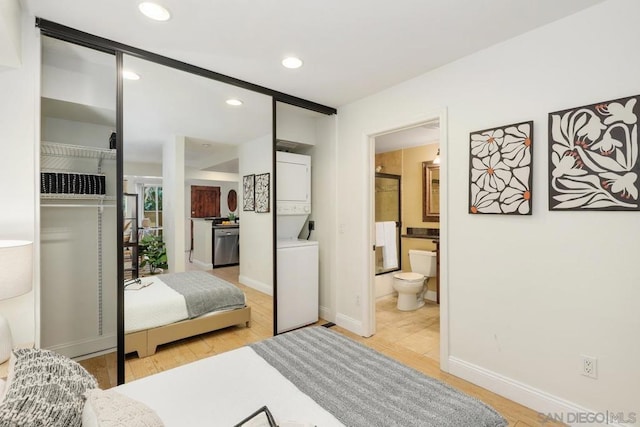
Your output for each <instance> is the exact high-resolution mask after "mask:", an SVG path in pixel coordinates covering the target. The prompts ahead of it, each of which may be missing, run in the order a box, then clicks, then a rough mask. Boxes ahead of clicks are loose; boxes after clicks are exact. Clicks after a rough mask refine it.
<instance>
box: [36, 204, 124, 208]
mask: <svg viewBox="0 0 640 427" xmlns="http://www.w3.org/2000/svg"><path fill="white" fill-rule="evenodd" d="M40 207H42V208H115V207H116V205H79V204H78V205H73V204H64V203H56V204H55V205H54V204H41V205H40Z"/></svg>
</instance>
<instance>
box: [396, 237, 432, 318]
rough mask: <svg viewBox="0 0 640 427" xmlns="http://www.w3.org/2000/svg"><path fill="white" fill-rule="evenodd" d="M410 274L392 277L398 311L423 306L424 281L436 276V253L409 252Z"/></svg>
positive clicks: (403, 273)
mask: <svg viewBox="0 0 640 427" xmlns="http://www.w3.org/2000/svg"><path fill="white" fill-rule="evenodd" d="M409 264H410V266H411V272H402V273H397V274H394V275H393V288H394V289H395V290H396V291H398V310H401V311H412V310H417V309H419V308H420V307H422V306H423V305H424V293H425V291H426V290H427V286H426V282H427V281H426V279H428V278H429V277H433V276H435V275H436V253H435V252H430V251H419V250H415V249H411V250H409Z"/></svg>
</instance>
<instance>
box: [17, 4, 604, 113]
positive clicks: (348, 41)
mask: <svg viewBox="0 0 640 427" xmlns="http://www.w3.org/2000/svg"><path fill="white" fill-rule="evenodd" d="M21 1H22V4H23V7H25V8H26V9H27V11H28V12H29V13H31V14H33V15H35V16H39V17H41V18H45V19H48V20H51V21H54V22H58V23H60V24H63V25H67V26H70V27H73V28H76V29H79V30H83V31H86V32H89V33H91V34H95V35H98V36H101V37H105V38H108V39H112V40H115V41H118V42H121V43H125V44H128V45H132V46H135V47H139V48H142V49H145V50H149V51H152V52H155V53H159V54H162V55H165V56H168V57H171V58H175V59H179V60H182V61H185V62H189V63H192V64H195V65H199V66H201V67H204V68H207V69H210V70H213V71H216V72H220V73H223V74H227V75H230V76H233V77H236V78H239V79H243V80H246V81H249V82H252V83H255V84H259V85H262V86H266V87H268V88H271V89H274V90H278V91H281V92H285V93H288V94H291V95H295V96H298V97H301V98H305V99H309V100H311V101H315V102H319V103H322V104H325V105H329V106H332V107H339V106H341V105H344V104H346V103H349V102H352V101H354V100H357V99H360V98H363V97H365V96H367V95H370V94H372V93H375V92H378V91H380V90H382V89H385V88H387V87H390V86H393V85H395V84H398V83H400V82H402V81H404V80H407V79H409V78H412V77H415V76H418V75H420V74H423V73H425V72H427V71H429V70H433V69H434V68H437V67H439V66H442V65H443V64H446V63H449V62H451V61H454V60H456V59H458V58H461V57H463V56H466V55H469V54H471V53H473V52H476V51H478V50H481V49H484V48H486V47H488V46H491V45H493V44H496V43H499V42H501V41H504V40H507V39H509V38H512V37H515V36H517V35H519V34H522V33H525V32H527V31H530V30H532V29H534V28H536V27H539V26H542V25H545V24H547V23H550V22H552V21H555V20H557V19H560V18H562V17H565V16H567V15H570V14H572V13H575V12H577V11H579V10H581V9H585V8H587V7H589V6H591V5H593V4H596V3H599V2H600V1H602V0H518V1H514V0H482V1H478V0H398V1H394V2H390V1H388V0H349V1H344V0H323V1H300V0H260V1H256V2H250V1H248V0H234V1H229V0H210V1H195V0H191V1H185V0H159V2H160V3H161V4H162V5H164V6H165V7H166V8H167V9H169V11H170V12H171V14H172V17H171V19H170V20H169V21H167V22H155V21H150V20H149V19H147V18H146V17H144V16H142V15H141V14H140V13H139V12H138V10H137V5H138V1H137V0H109V1H99V0H56V1H50V0H21ZM291 54H294V55H297V56H299V57H300V58H302V60H303V61H304V66H303V67H302V68H300V69H297V70H289V69H285V68H283V67H282V66H281V65H280V61H281V59H282V58H283V57H285V56H287V55H291Z"/></svg>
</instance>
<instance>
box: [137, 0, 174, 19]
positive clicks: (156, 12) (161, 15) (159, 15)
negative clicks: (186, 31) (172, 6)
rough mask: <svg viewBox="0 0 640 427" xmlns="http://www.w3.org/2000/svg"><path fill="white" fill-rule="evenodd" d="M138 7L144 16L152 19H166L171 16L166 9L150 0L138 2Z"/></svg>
mask: <svg viewBox="0 0 640 427" xmlns="http://www.w3.org/2000/svg"><path fill="white" fill-rule="evenodd" d="M138 9H140V12H142V14H143V15H144V16H146V17H147V18H150V19H153V20H154V21H168V20H169V18H171V14H170V13H169V11H168V10H167V9H165V8H164V7H162V6H160V5H159V4H157V3H153V2H150V1H145V2H142V3H140V4H139V5H138Z"/></svg>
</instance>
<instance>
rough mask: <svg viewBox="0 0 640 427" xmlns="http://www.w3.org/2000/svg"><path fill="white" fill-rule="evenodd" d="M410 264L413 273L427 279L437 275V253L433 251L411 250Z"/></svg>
mask: <svg viewBox="0 0 640 427" xmlns="http://www.w3.org/2000/svg"><path fill="white" fill-rule="evenodd" d="M409 264H411V271H412V272H414V273H420V274H422V275H423V276H425V277H434V276H435V275H436V253H435V252H431V251H420V250H417V249H410V250H409Z"/></svg>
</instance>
